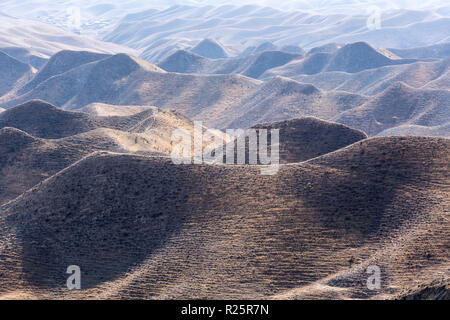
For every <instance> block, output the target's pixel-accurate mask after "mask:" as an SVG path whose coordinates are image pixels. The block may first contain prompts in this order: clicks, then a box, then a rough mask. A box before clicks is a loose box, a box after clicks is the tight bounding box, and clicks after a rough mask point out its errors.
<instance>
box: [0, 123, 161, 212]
mask: <svg viewBox="0 0 450 320" xmlns="http://www.w3.org/2000/svg"><path fill="white" fill-rule="evenodd" d="M159 149H162V147H161V146H159V145H158V144H157V141H156V140H155V138H152V137H151V136H150V135H144V134H136V133H127V132H123V131H118V130H112V129H96V130H93V131H89V132H86V133H82V134H79V135H74V136H71V137H67V138H63V139H59V140H45V139H39V138H35V137H32V136H30V135H28V134H27V133H25V132H23V131H21V130H18V129H15V128H8V127H6V128H3V129H1V130H0V152H1V157H0V203H2V204H3V203H5V202H6V201H9V200H12V199H14V198H15V197H17V196H19V195H20V194H22V193H23V192H25V191H26V190H27V189H29V188H31V187H33V186H34V185H36V184H37V183H39V182H41V181H42V180H44V179H47V178H48V177H50V176H51V175H53V174H55V173H56V172H58V171H60V170H62V169H64V168H66V167H68V166H69V165H71V164H73V163H74V162H76V161H78V160H80V159H81V158H83V157H84V156H86V155H88V154H89V153H91V152H94V151H99V150H107V151H115V152H123V153H147V154H160V153H159V152H157V151H159ZM165 151H166V152H169V151H170V150H167V149H166V150H165Z"/></svg>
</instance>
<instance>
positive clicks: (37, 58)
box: [0, 47, 50, 70]
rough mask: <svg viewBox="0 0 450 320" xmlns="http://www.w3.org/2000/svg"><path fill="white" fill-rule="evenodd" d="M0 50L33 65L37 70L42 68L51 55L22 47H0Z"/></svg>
mask: <svg viewBox="0 0 450 320" xmlns="http://www.w3.org/2000/svg"><path fill="white" fill-rule="evenodd" d="M0 51H1V52H4V53H6V54H7V55H9V56H10V57H13V58H14V59H16V60H19V61H20V62H23V63H26V64H29V65H30V66H33V67H34V68H36V69H37V70H40V69H41V68H42V66H43V65H44V64H45V63H46V62H47V61H48V59H49V58H50V57H49V56H47V55H44V54H42V53H39V52H37V51H34V50H30V49H27V48H20V47H3V48H0Z"/></svg>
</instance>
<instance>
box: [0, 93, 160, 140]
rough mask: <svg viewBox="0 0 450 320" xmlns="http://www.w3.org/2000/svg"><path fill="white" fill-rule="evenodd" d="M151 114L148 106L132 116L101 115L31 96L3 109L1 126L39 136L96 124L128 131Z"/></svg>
mask: <svg viewBox="0 0 450 320" xmlns="http://www.w3.org/2000/svg"><path fill="white" fill-rule="evenodd" d="M152 115H153V110H147V111H143V112H141V113H139V114H135V115H131V116H124V117H99V116H92V115H89V114H85V113H81V112H71V111H65V110H61V109H58V108H56V107H55V106H53V105H51V104H49V103H47V102H44V101H40V100H31V101H28V102H26V103H24V104H21V105H19V106H16V107H14V108H10V109H8V110H6V111H4V112H2V113H1V114H0V128H4V127H14V128H17V129H20V130H23V131H25V132H27V133H29V134H31V135H33V136H36V137H39V138H47V139H58V138H63V137H68V136H71V135H75V134H78V133H82V132H86V131H90V130H93V129H97V128H110V129H118V130H123V131H127V130H129V129H131V128H133V127H134V126H135V125H137V124H139V123H140V122H141V121H143V120H145V119H147V118H148V117H151V116H152Z"/></svg>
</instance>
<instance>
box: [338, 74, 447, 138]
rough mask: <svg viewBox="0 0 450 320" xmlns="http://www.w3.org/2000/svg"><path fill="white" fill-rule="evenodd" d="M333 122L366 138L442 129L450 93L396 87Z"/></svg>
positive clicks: (400, 85)
mask: <svg viewBox="0 0 450 320" xmlns="http://www.w3.org/2000/svg"><path fill="white" fill-rule="evenodd" d="M333 121H336V122H339V123H343V124H346V125H348V126H350V127H352V128H357V129H360V130H363V131H364V132H366V133H367V134H369V135H376V134H377V133H379V132H381V131H383V130H386V129H389V128H392V127H396V126H400V125H421V126H438V125H443V124H446V123H448V122H449V121H450V91H448V90H424V89H415V88H412V87H409V86H407V85H405V84H403V83H401V82H400V83H396V84H394V85H392V86H391V87H389V88H388V89H386V90H385V91H383V92H382V93H380V94H378V95H376V96H375V97H374V98H373V99H371V100H369V101H368V102H366V103H365V104H363V105H362V106H360V107H358V108H356V109H352V110H348V111H345V112H343V113H342V114H340V115H338V116H336V117H335V118H333Z"/></svg>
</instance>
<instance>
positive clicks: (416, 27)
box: [104, 3, 450, 62]
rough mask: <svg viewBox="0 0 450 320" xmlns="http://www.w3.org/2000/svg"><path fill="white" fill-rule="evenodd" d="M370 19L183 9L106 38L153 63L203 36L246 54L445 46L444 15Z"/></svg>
mask: <svg viewBox="0 0 450 320" xmlns="http://www.w3.org/2000/svg"><path fill="white" fill-rule="evenodd" d="M306 5H307V4H304V6H306ZM328 5H329V4H328ZM360 5H361V4H360V3H354V4H353V6H354V7H358V6H360ZM365 9H367V7H365ZM368 17H369V14H368V13H366V12H364V10H362V11H361V12H357V13H354V14H352V15H349V14H339V13H337V11H336V10H331V11H318V12H311V11H309V12H308V11H298V10H290V11H280V10H277V9H274V8H269V7H262V6H258V5H243V6H235V5H232V4H231V5H226V6H219V7H216V6H200V7H199V6H189V5H183V6H174V7H171V8H167V9H165V10H147V11H142V12H140V13H137V14H129V15H127V16H125V17H124V18H123V19H122V20H121V22H120V23H119V24H118V25H117V26H116V28H115V29H114V30H111V31H110V32H109V33H108V34H107V35H106V36H105V37H104V40H106V41H111V42H114V43H118V44H122V45H127V46H129V47H132V48H135V49H137V50H140V51H141V54H142V55H141V57H142V58H144V59H148V60H149V61H151V62H158V61H160V60H162V59H164V58H166V57H167V56H169V55H170V54H172V53H174V52H175V51H176V50H180V49H185V50H186V49H187V50H188V49H189V48H192V47H193V46H195V44H197V42H198V39H205V38H209V39H214V41H217V42H219V43H221V44H222V45H223V46H226V47H227V50H228V51H230V50H231V51H234V52H244V54H247V53H250V52H252V51H253V50H255V49H256V48H258V47H259V46H265V47H266V48H269V49H270V48H271V49H270V50H274V48H275V47H276V48H279V47H283V46H286V45H294V46H298V47H302V48H305V49H307V50H308V49H312V48H314V47H319V46H324V45H327V44H329V43H352V42H358V41H367V42H369V43H371V44H372V45H374V46H375V47H385V48H400V49H402V48H414V47H422V46H429V45H434V44H436V43H439V42H448V37H449V35H448V32H447V30H449V24H450V18H449V15H448V13H442V12H440V13H436V12H434V11H431V10H404V9H397V10H395V9H394V10H389V11H385V12H383V13H382V19H381V21H382V23H381V28H379V29H375V30H372V29H370V28H368V27H367V25H366V21H367V19H368ZM149 48H150V49H149ZM246 48H250V49H248V50H247V51H245V49H246ZM276 50H278V49H276ZM215 57H217V55H216V56H215Z"/></svg>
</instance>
